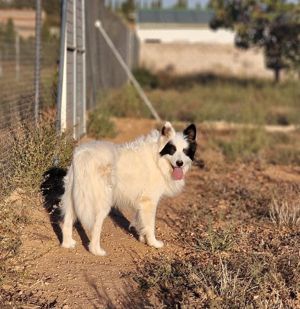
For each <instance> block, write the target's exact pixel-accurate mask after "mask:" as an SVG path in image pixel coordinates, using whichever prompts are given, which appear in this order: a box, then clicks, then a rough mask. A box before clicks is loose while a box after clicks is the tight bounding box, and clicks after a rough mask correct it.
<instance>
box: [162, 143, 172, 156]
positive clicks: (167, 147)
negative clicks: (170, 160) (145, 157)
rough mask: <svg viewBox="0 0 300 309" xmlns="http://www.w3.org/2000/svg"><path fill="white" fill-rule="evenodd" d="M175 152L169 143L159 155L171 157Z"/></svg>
mask: <svg viewBox="0 0 300 309" xmlns="http://www.w3.org/2000/svg"><path fill="white" fill-rule="evenodd" d="M175 152H176V147H175V146H174V145H173V144H171V143H167V144H166V146H165V147H164V148H163V149H162V150H161V152H160V153H159V154H160V155H161V156H164V155H167V154H168V155H170V156H172V155H173V154H174V153H175Z"/></svg>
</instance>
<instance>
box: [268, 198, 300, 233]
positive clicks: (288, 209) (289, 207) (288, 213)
mask: <svg viewBox="0 0 300 309" xmlns="http://www.w3.org/2000/svg"><path fill="white" fill-rule="evenodd" d="M270 219H271V220H272V222H273V223H274V224H276V225H278V226H287V227H292V228H293V227H297V226H300V200H299V199H296V200H282V199H278V198H276V197H273V199H272V202H271V205H270Z"/></svg>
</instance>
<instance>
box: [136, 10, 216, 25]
mask: <svg viewBox="0 0 300 309" xmlns="http://www.w3.org/2000/svg"><path fill="white" fill-rule="evenodd" d="M212 17H213V12H212V11H209V10H183V9H181V10H179V9H177V10H176V9H168V10H166V9H140V10H138V12H137V23H139V24H157V23H159V24H163V23H164V24H186V25H187V24H206V25H207V24H208V23H209V22H210V21H211V19H212Z"/></svg>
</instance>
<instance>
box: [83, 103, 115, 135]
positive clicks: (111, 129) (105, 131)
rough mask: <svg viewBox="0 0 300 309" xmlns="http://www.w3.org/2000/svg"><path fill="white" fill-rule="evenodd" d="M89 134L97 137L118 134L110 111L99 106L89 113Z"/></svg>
mask: <svg viewBox="0 0 300 309" xmlns="http://www.w3.org/2000/svg"><path fill="white" fill-rule="evenodd" d="M87 132H88V135H89V136H91V137H94V138H96V139H99V138H102V137H113V136H115V135H116V129H115V125H114V123H113V122H112V121H111V120H110V115H109V113H108V111H106V110H103V109H102V108H97V109H95V110H93V111H92V112H90V113H89V117H88V123H87Z"/></svg>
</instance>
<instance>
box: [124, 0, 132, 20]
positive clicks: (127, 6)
mask: <svg viewBox="0 0 300 309" xmlns="http://www.w3.org/2000/svg"><path fill="white" fill-rule="evenodd" d="M121 11H122V13H123V15H124V16H125V18H126V19H127V20H128V21H132V20H133V14H134V12H135V1H134V0H126V1H125V2H123V3H122V5H121Z"/></svg>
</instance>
